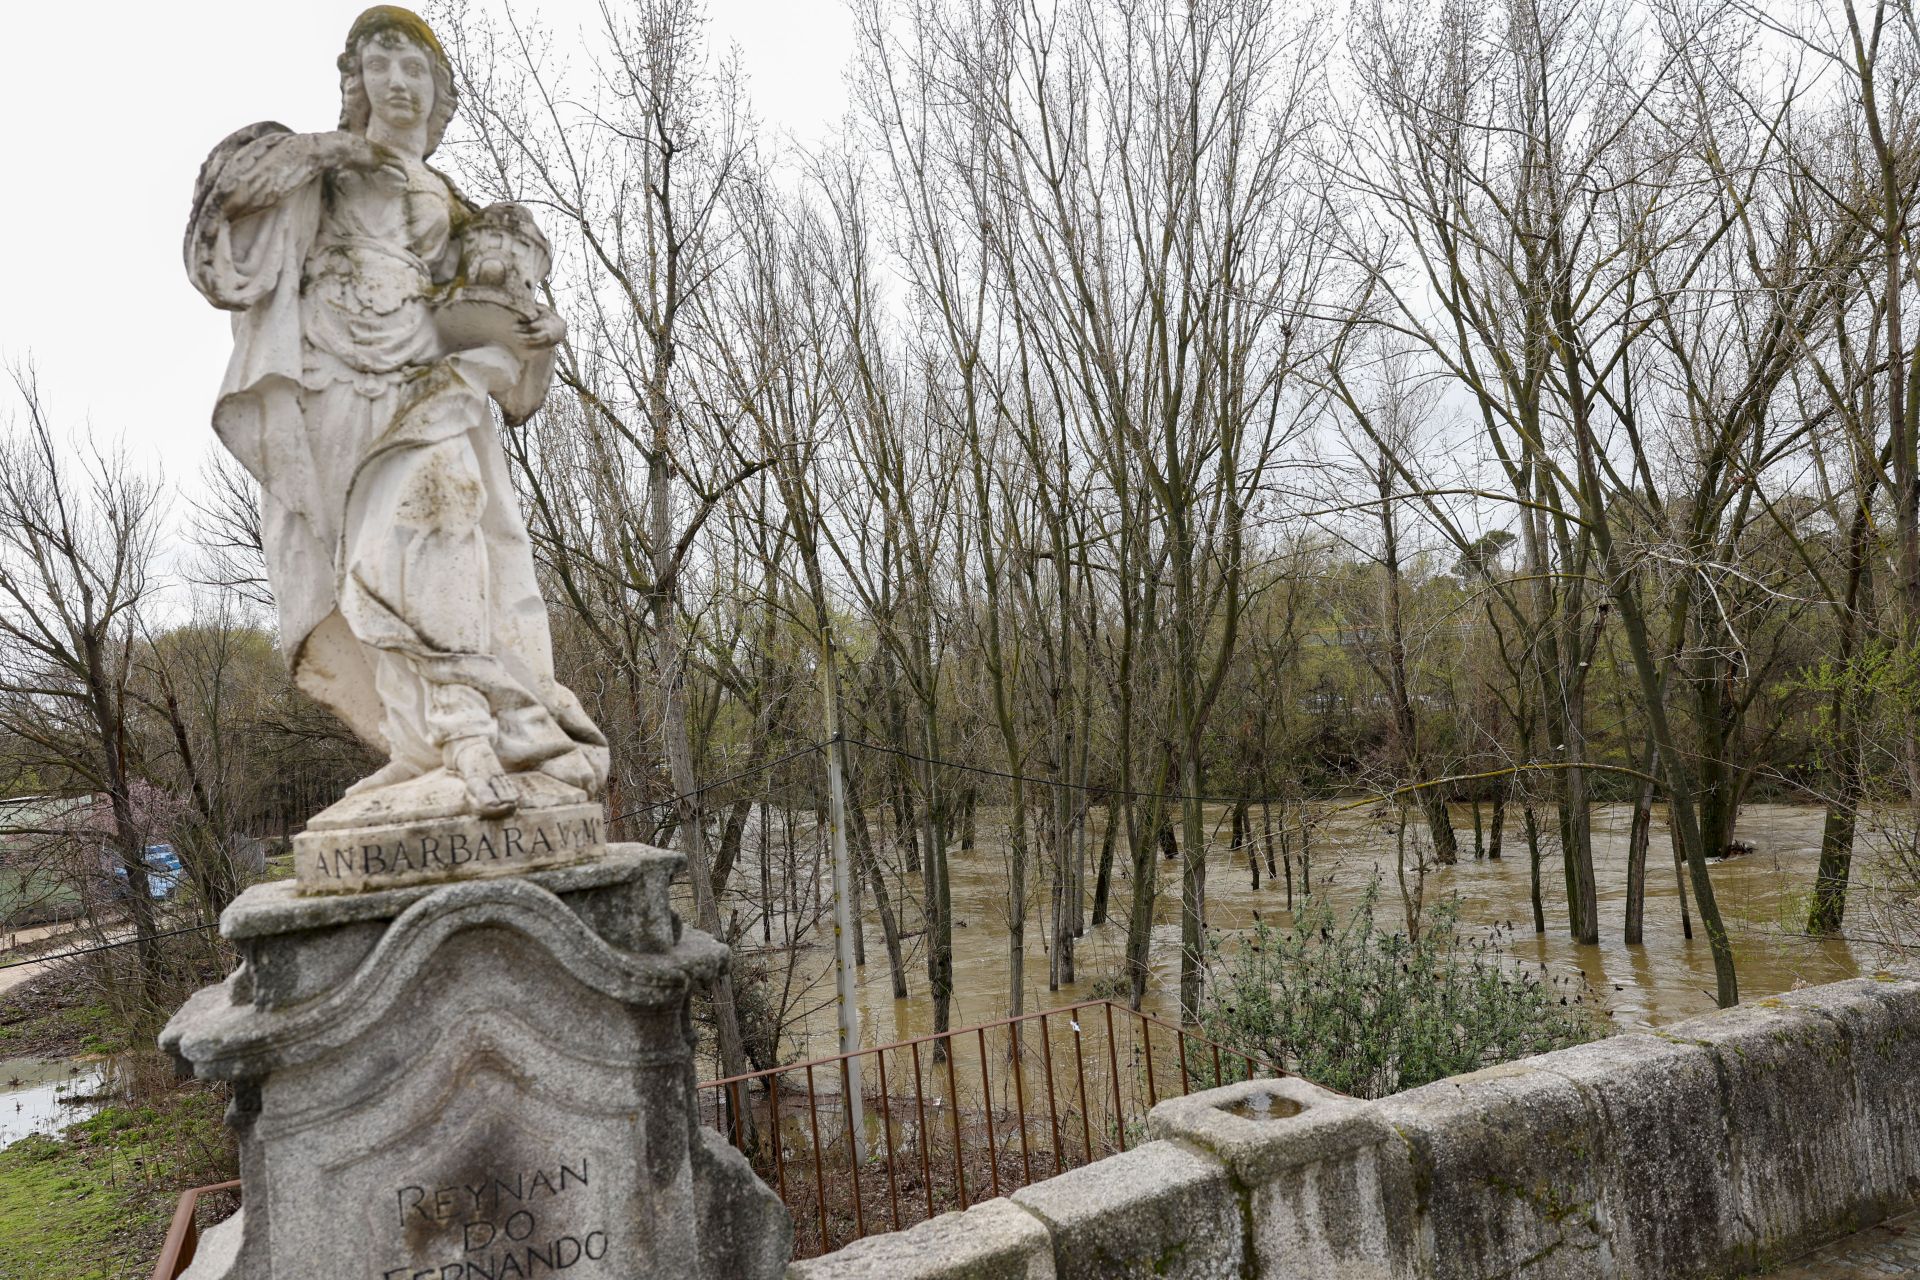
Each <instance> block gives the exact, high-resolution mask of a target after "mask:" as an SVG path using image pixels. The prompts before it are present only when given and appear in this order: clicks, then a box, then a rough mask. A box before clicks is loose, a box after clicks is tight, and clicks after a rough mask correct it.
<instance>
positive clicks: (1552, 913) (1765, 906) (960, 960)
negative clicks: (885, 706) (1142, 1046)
mask: <svg viewBox="0 0 1920 1280" xmlns="http://www.w3.org/2000/svg"><path fill="white" fill-rule="evenodd" d="M1518 817H1519V815H1518V813H1517V812H1510V813H1509V818H1510V820H1511V825H1510V826H1509V828H1508V830H1507V833H1506V841H1505V849H1504V854H1505V856H1504V857H1503V858H1502V859H1501V860H1499V861H1491V860H1485V859H1482V860H1475V859H1474V858H1473V857H1472V848H1473V825H1472V811H1471V809H1470V808H1466V807H1461V808H1459V809H1458V810H1457V811H1456V812H1455V815H1454V821H1455V824H1456V828H1457V831H1458V834H1459V835H1460V838H1461V845H1462V853H1461V861H1460V862H1459V864H1458V865H1456V866H1453V867H1440V868H1435V869H1433V870H1431V871H1430V872H1429V873H1428V876H1427V880H1426V901H1427V903H1428V904H1429V905H1432V904H1434V903H1437V902H1440V901H1442V900H1444V899H1446V898H1447V897H1449V896H1452V895H1457V896H1458V898H1459V901H1460V905H1461V913H1460V914H1461V920H1462V923H1463V926H1464V928H1465V929H1466V930H1467V931H1468V932H1470V933H1474V934H1480V933H1484V932H1486V931H1488V930H1491V929H1493V928H1494V927H1496V926H1500V925H1511V926H1512V928H1511V930H1510V931H1507V932H1505V934H1504V936H1505V937H1506V939H1507V943H1506V945H1507V949H1508V950H1509V952H1510V953H1511V954H1512V955H1513V956H1514V957H1515V959H1516V960H1520V961H1525V962H1535V963H1544V964H1546V965H1548V966H1550V967H1551V968H1552V969H1553V970H1554V971H1555V972H1557V973H1562V974H1568V975H1573V974H1578V975H1580V976H1581V977H1583V978H1584V979H1585V980H1586V982H1587V983H1588V984H1590V986H1591V988H1592V990H1593V993H1594V995H1595V996H1596V997H1597V1003H1598V1005H1599V1006H1600V1007H1601V1008H1603V1009H1604V1010H1605V1011H1606V1013H1607V1014H1608V1015H1609V1016H1610V1018H1611V1019H1612V1022H1613V1024H1614V1026H1616V1027H1620V1028H1631V1027H1643V1026H1659V1025H1662V1024H1664V1023H1669V1022H1674V1021H1676V1020H1679V1019H1681V1018H1686V1017H1690V1016H1692V1015H1694V1014H1697V1013H1701V1012H1704V1011H1706V1010H1708V1009H1711V1008H1713V1004H1714V1001H1713V989H1714V979H1713V959H1712V956H1711V954H1710V952H1709V950H1708V946H1707V941H1706V936H1705V932H1704V930H1702V929H1701V928H1700V926H1699V917H1698V912H1697V911H1695V912H1694V917H1693V919H1694V937H1693V938H1692V939H1691V940H1688V939H1686V938H1685V937H1683V936H1682V930H1681V921H1680V911H1679V904H1678V897H1677V890H1676V885H1675V878H1674V873H1673V864H1672V854H1671V845H1670V843H1669V841H1668V836H1667V832H1666V828H1665V825H1664V821H1663V820H1662V818H1663V815H1662V814H1660V813H1659V812H1658V811H1656V816H1655V823H1654V832H1653V839H1652V845H1651V848H1650V852H1649V859H1648V861H1649V866H1648V872H1647V905H1646V916H1645V938H1646V941H1645V943H1644V944H1643V945H1639V946H1633V947H1629V946H1627V945H1625V944H1624V943H1623V942H1622V941H1621V940H1620V939H1621V932H1622V924H1623V912H1624V909H1625V905H1624V904H1625V897H1626V857H1627V829H1628V823H1629V819H1630V812H1629V809H1628V807H1627V806H1625V805H1609V806H1599V807H1597V808H1596V809H1595V811H1594V861H1595V874H1596V878H1597V880H1598V886H1599V905H1600V913H1601V921H1602V928H1601V941H1600V943H1599V944H1598V945H1597V946H1578V945H1575V944H1574V943H1573V942H1571V941H1570V940H1569V939H1568V937H1567V931H1566V919H1567V913H1566V903H1565V888H1564V880H1563V875H1562V871H1561V864H1560V860H1559V852H1558V849H1557V848H1555V847H1552V845H1551V843H1550V842H1549V844H1548V846H1547V847H1546V848H1544V849H1543V856H1542V865H1541V879H1542V887H1543V896H1544V898H1545V902H1546V924H1547V931H1546V933H1545V934H1542V935H1536V934H1534V932H1533V927H1532V908H1531V905H1530V893H1529V867H1528V860H1527V850H1526V843H1525V839H1524V837H1523V835H1522V833H1521V831H1520V830H1519V823H1518ZM1225 819H1226V815H1225V812H1224V810H1222V811H1218V812H1216V811H1214V810H1211V809H1210V810H1209V811H1208V814H1207V822H1208V828H1209V831H1210V833H1212V841H1211V851H1210V855H1209V863H1208V889H1207V898H1208V903H1207V923H1208V926H1209V927H1210V928H1211V929H1213V930H1215V931H1218V932H1220V933H1222V934H1224V935H1227V939H1228V942H1229V945H1230V942H1231V935H1232V934H1233V933H1234V932H1235V931H1238V930H1244V929H1247V928H1249V927H1250V926H1251V925H1252V924H1253V923H1254V919H1255V916H1256V914H1258V915H1262V916H1264V917H1265V918H1266V919H1268V920H1269V921H1270V922H1272V921H1276V920H1279V919H1281V918H1282V917H1283V913H1284V910H1285V905H1286V891H1285V885H1284V881H1281V882H1279V883H1275V882H1271V881H1269V880H1268V879H1267V877H1266V876H1265V873H1264V869H1263V872H1262V886H1261V888H1260V889H1259V890H1258V891H1257V892H1256V891H1254V890H1253V889H1252V888H1251V887H1250V877H1249V875H1248V871H1247V865H1246V860H1245V855H1244V854H1233V855H1231V856H1230V855H1229V852H1228V850H1227V848H1226V844H1227V839H1226V833H1225ZM1821 821H1822V811H1821V810H1820V809H1818V808H1814V807H1808V806H1795V805H1749V806H1747V807H1746V808H1745V809H1744V810H1743V811H1742V814H1741V817H1740V823H1739V830H1738V832H1737V835H1738V837H1739V838H1740V839H1742V840H1746V841H1751V842H1752V843H1753V845H1754V847H1755V848H1754V852H1753V853H1752V854H1749V855H1747V856H1745V857H1739V858H1734V859H1731V860H1728V861H1726V862H1716V863H1714V864H1712V876H1713V882H1714V890H1715V894H1716V896H1717V898H1718V900H1719V903H1720V908H1721V912H1722V914H1723V916H1724V917H1725V919H1726V921H1727V926H1728V929H1729V931H1730V932H1731V934H1732V937H1733V944H1734V950H1735V956H1736V962H1737V965H1738V969H1739V976H1740V990H1741V996H1742V998H1743V999H1756V998H1759V997H1762V996H1766V995H1770V994H1774V993H1777V992H1780V991H1785V990H1789V989H1791V988H1792V987H1794V986H1795V985H1796V984H1817V983H1822V982H1831V981H1835V980H1838V979H1841V978H1846V977H1850V976H1853V975H1854V974H1856V973H1857V972H1859V971H1860V970H1861V968H1862V966H1864V965H1868V964H1870V963H1871V956H1870V954H1869V953H1868V949H1867V948H1864V947H1861V948H1859V949H1858V951H1856V948H1855V947H1854V946H1853V945H1851V944H1849V943H1848V942H1847V941H1846V940H1844V939H1820V940H1815V939H1809V938H1807V937H1806V936H1805V935H1804V934H1802V933H1800V932H1799V925H1800V923H1801V922H1802V921H1804V918H1805V914H1806V899H1807V895H1808V892H1809V891H1810V889H1811V887H1812V884H1813V877H1814V867H1815V864H1816V862H1817V859H1818V851H1819V841H1820V827H1821ZM1256 822H1257V813H1256ZM996 823H998V824H1000V825H1001V826H1002V828H1003V825H1004V816H1003V814H1000V813H989V812H988V811H984V810H983V811H982V813H981V816H980V834H981V844H980V845H979V847H977V848H976V849H974V850H973V851H971V852H970V853H968V854H965V855H962V854H961V853H960V852H959V851H958V850H957V849H956V850H955V851H954V853H953V854H952V856H951V859H950V865H951V873H952V879H953V902H954V914H955V920H956V926H957V927H956V928H955V931H954V987H955V998H954V1008H953V1015H952V1024H953V1025H954V1026H965V1025H968V1024H971V1023H977V1022H983V1021H988V1020H991V1019H994V1018H998V1017H1001V1016H1003V1015H1004V1014H1005V1013H1006V1011H1007V1006H1008V1000H1007V994H1008V981H1007V969H1008V965H1007V958H1008V957H1007V919H1008V882H1009V875H1008V867H1007V859H1006V855H1005V851H1004V846H1003V845H1002V844H1000V843H991V842H989V837H990V836H991V835H992V834H993V833H994V830H995V827H996ZM878 834H879V833H878V832H877V831H876V836H878ZM1099 835H1100V832H1099V828H1098V824H1097V822H1096V826H1095V830H1094V832H1093V833H1092V839H1091V840H1090V841H1089V858H1090V859H1091V858H1092V857H1093V856H1095V855H1096V854H1097V850H1098V848H1099ZM800 843H801V846H802V847H801V851H800V852H801V859H800V861H801V864H802V866H803V867H804V866H806V865H807V864H806V862H805V859H806V858H808V857H810V856H811V847H810V845H809V842H808V840H807V838H806V836H805V835H803V836H802V838H801V841H800ZM775 860H776V862H778V861H781V860H782V859H781V857H780V854H779V851H778V848H777V841H776V854H775ZM751 861H752V860H751V858H750V857H748V858H743V862H748V863H751ZM1120 861H1123V859H1120V858H1116V868H1115V886H1114V892H1113V901H1114V904H1115V906H1116V908H1124V905H1125V903H1126V902H1127V901H1128V900H1129V899H1130V896H1131V891H1132V886H1131V884H1130V882H1128V881H1127V880H1126V879H1125V878H1124V877H1123V875H1122V873H1121V869H1120V867H1119V865H1118V863H1119V862H1120ZM1155 865H1156V869H1157V871H1158V874H1159V876H1160V889H1159V900H1158V907H1157V910H1156V913H1155V925H1154V933H1153V965H1154V977H1153V983H1152V989H1151V991H1150V992H1149V995H1148V1007H1149V1009H1150V1010H1152V1011H1155V1012H1158V1013H1161V1014H1163V1015H1171V1014H1174V1013H1176V1012H1177V1009H1178V964H1179V950H1178V948H1179V937H1180V926H1179V909H1180V906H1179V904H1180V884H1179V864H1178V863H1177V862H1170V861H1167V860H1164V859H1159V858H1156V859H1155ZM1376 872H1377V873H1378V874H1379V875H1380V876H1381V877H1383V884H1382V901H1381V907H1380V914H1381V919H1382V920H1383V921H1384V922H1388V923H1389V926H1390V927H1399V924H1398V922H1399V921H1400V919H1401V906H1400V898H1399V895H1398V890H1397V887H1396V886H1395V883H1394V880H1393V872H1394V858H1393V839H1392V833H1391V830H1390V829H1385V828H1383V826H1382V824H1381V823H1380V822H1379V821H1378V820H1377V819H1372V818H1369V817H1368V816H1366V815H1365V814H1363V813H1362V812H1360V811H1352V812H1349V813H1345V814H1341V815H1338V816H1336V817H1334V818H1332V819H1331V820H1329V821H1327V822H1325V823H1324V824H1323V825H1322V826H1321V827H1320V829H1319V830H1318V832H1317V833H1316V836H1315V843H1314V855H1313V863H1312V874H1313V884H1314V888H1315V889H1316V890H1318V891H1321V892H1324V893H1327V894H1329V895H1330V896H1331V897H1332V899H1333V901H1334V903H1335V906H1336V909H1339V910H1342V911H1344V910H1345V909H1346V908H1348V907H1350V906H1351V905H1352V904H1353V903H1355V902H1356V901H1357V900H1358V899H1359V898H1360V896H1361V895H1362V893H1363V892H1364V891H1365V888H1366V886H1367V884H1368V883H1369V882H1370V881H1371V879H1372V878H1373V877H1374V875H1375V874H1376ZM803 874H804V873H803ZM1093 878H1094V872H1093V868H1092V867H1091V866H1090V867H1089V869H1088V872H1087V882H1088V885H1089V889H1091V885H1092V883H1093ZM757 879H758V871H757V869H756V868H754V867H752V866H751V865H750V866H748V867H747V868H746V869H745V870H744V874H741V875H740V876H739V878H738V880H736V884H740V885H744V886H751V885H753V884H755V883H756V882H757ZM1028 879H1029V885H1028V888H1029V904H1028V911H1027V926H1026V932H1027V938H1026V942H1027V945H1026V981H1025V983H1024V986H1025V997H1024V1007H1025V1008H1026V1009H1027V1010H1029V1011H1032V1010H1037V1009H1044V1008H1049V1007H1053V1006H1057V1005H1062V1004H1068V1003H1071V1002H1073V1001H1076V1000H1085V999H1091V998H1095V997H1096V996H1098V995H1104V994H1110V993H1111V989H1112V988H1111V984H1112V983H1114V981H1115V980H1116V979H1117V978H1118V975H1119V974H1120V972H1121V955H1122V948H1123V947H1124V943H1125V926H1124V925H1123V924H1121V923H1120V922H1119V921H1117V920H1115V921H1110V922H1108V923H1106V924H1103V925H1100V926H1098V927H1090V928H1089V929H1088V931H1087V932H1086V934H1085V935H1084V936H1082V937H1081V938H1080V939H1079V942H1078V946H1077V951H1076V960H1077V970H1078V972H1077V977H1078V981H1077V982H1075V983H1072V984H1068V985H1063V986H1062V987H1061V989H1060V990H1058V991H1049V990H1048V989H1047V956H1046V952H1045V949H1044V948H1045V946H1046V944H1047V943H1050V942H1051V938H1050V937H1049V936H1048V934H1049V927H1048V912H1047V909H1046V898H1045V894H1046V884H1045V881H1044V879H1043V877H1042V876H1040V875H1038V874H1036V873H1035V871H1032V870H1030V871H1029V876H1028ZM777 882H778V881H777V877H776V883H777ZM799 892H800V896H801V897H803V898H804V896H805V893H806V892H807V890H806V886H804V885H803V886H801V887H800V891H799ZM822 892H824V890H823V891H822ZM894 892H895V897H896V907H900V908H901V915H902V917H903V923H902V928H903V929H904V930H906V931H908V932H909V933H912V932H914V931H916V930H917V929H918V928H919V920H918V906H917V902H918V877H917V876H908V877H906V878H905V882H904V883H899V882H897V881H896V888H895V890H894ZM903 894H904V895H905V896H906V898H907V902H906V904H905V905H904V907H901V904H900V901H899V899H900V897H901V896H902V895H903ZM1689 898H1691V893H1689ZM731 905H732V907H733V909H735V910H737V911H738V912H739V918H740V919H741V920H742V922H743V923H745V924H747V925H748V935H747V937H746V938H745V939H743V946H742V949H743V950H747V951H751V950H753V949H754V944H756V943H758V942H759V940H760V928H759V924H758V908H757V906H756V905H754V904H753V903H751V902H749V901H748V900H747V898H746V896H745V894H744V893H742V894H740V895H739V896H738V897H737V899H736V900H735V901H734V902H733V903H732V904H731ZM865 905H866V908H867V910H866V913H865V915H866V920H865V931H866V938H867V964H866V966H865V967H864V968H863V969H861V970H860V983H859V988H858V1001H859V1008H860V1016H861V1025H862V1038H863V1040H864V1042H865V1043H867V1044H876V1043H885V1042H888V1041H893V1040H900V1039H906V1038H908V1037H911V1036H916V1035H922V1034H925V1033H927V1032H928V1031H930V1030H932V1017H933V1014H932V1002H931V1001H930V1000H929V999H928V998H927V981H926V962H925V954H924V951H923V949H922V944H923V942H924V939H923V938H920V937H912V938H910V939H909V940H908V942H907V944H906V947H907V953H908V955H907V970H908V976H907V983H908V990H909V995H908V997H907V998H906V999H904V1000H895V999H894V998H893V995H892V991H891V987H890V982H889V978H888V970H887V959H886V951H885V948H884V946H883V945H882V941H881V933H880V926H879V922H878V917H877V915H876V914H875V913H874V911H873V904H872V900H871V898H870V897H868V898H867V899H866V903H865ZM822 909H823V910H824V908H822ZM806 911H807V908H805V907H804V906H803V908H802V915H803V916H804V915H805V914H806ZM820 923H821V926H822V927H821V928H820V930H819V931H818V932H814V933H811V934H806V935H804V937H803V941H804V942H806V943H810V944H812V945H809V946H804V947H803V948H802V949H801V950H800V951H799V952H797V953H796V954H795V957H794V959H793V960H792V961H791V969H792V972H791V976H790V977H789V975H788V973H787V966H788V963H789V962H788V960H787V954H788V953H786V952H785V951H783V950H782V949H781V948H780V946H779V945H778V944H779V943H780V942H781V940H782V937H783V935H784V930H785V928H786V919H785V918H784V916H781V915H777V916H776V920H775V922H774V924H773V927H772V932H773V941H774V943H775V944H776V945H775V946H774V947H773V948H771V949H768V950H766V951H765V952H764V953H763V954H762V955H761V956H760V957H759V962H760V963H764V964H766V965H767V966H768V967H769V969H770V971H771V972H772V974H773V976H774V980H775V981H776V983H779V984H781V985H782V987H784V988H785V989H787V990H788V991H789V1004H790V1008H791V1012H790V1015H789V1016H790V1019H791V1022H792V1024H793V1025H795V1026H796V1027H797V1028H799V1030H798V1031H796V1032H795V1033H793V1035H792V1037H791V1038H790V1040H789V1042H788V1043H787V1044H786V1045H785V1046H784V1048H785V1049H786V1050H787V1052H789V1053H794V1052H800V1053H804V1054H825V1053H831V1052H832V1051H833V1048H834V1034H835V1033H834V1008H833V982H832V970H831V962H832V957H831V954H830V952H829V950H828V941H827V940H828V939H830V937H831V928H830V924H829V922H828V921H827V920H825V919H824V918H823V919H822V920H821V922H820ZM1103 980H1104V984H1103ZM1097 984H1099V985H1100V986H1101V989H1099V990H1096V985H1097Z"/></svg>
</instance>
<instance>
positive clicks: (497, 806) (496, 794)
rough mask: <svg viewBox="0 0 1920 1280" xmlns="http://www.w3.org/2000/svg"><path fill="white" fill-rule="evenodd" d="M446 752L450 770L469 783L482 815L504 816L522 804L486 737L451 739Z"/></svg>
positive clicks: (469, 794) (477, 808)
mask: <svg viewBox="0 0 1920 1280" xmlns="http://www.w3.org/2000/svg"><path fill="white" fill-rule="evenodd" d="M445 755H446V761H447V769H448V770H449V771H450V772H452V773H453V774H454V775H456V776H457V777H458V778H459V779H460V780H461V781H462V782H464V783H466V784H467V796H468V798H469V799H471V800H472V801H473V808H474V812H475V813H478V814H479V815H480V816H481V817H483V818H504V817H506V816H507V815H509V814H511V813H512V812H513V811H514V810H515V809H517V808H519V807H520V796H519V794H518V793H517V792H515V791H514V789H513V783H512V782H510V781H508V780H507V771H506V770H505V769H503V768H501V767H500V757H499V756H496V755H495V754H493V746H492V744H491V743H489V742H488V741H487V740H486V739H485V738H461V739H459V740H458V741H455V742H449V743H448V744H447V745H446V748H445Z"/></svg>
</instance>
